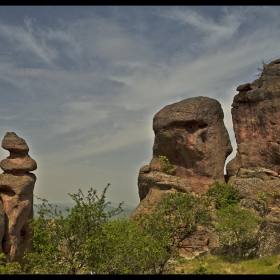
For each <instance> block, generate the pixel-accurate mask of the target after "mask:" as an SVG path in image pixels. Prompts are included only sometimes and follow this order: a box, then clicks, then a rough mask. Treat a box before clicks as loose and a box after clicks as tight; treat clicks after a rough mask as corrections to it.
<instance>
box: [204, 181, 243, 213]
mask: <svg viewBox="0 0 280 280" xmlns="http://www.w3.org/2000/svg"><path fill="white" fill-rule="evenodd" d="M206 197H208V199H210V201H213V202H214V205H215V208H216V209H220V208H225V207H227V206H229V205H232V204H236V203H238V202H239V201H240V199H241V198H242V195H241V194H240V193H239V191H238V189H237V188H235V187H233V186H231V185H229V184H220V183H219V182H214V183H213V184H211V185H210V186H209V188H208V190H207V191H206Z"/></svg>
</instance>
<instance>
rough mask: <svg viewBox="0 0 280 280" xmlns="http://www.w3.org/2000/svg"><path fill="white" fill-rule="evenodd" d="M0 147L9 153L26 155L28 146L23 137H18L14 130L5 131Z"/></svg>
mask: <svg viewBox="0 0 280 280" xmlns="http://www.w3.org/2000/svg"><path fill="white" fill-rule="evenodd" d="M2 148H3V149H5V150H8V151H10V152H11V153H13V152H14V153H17V154H23V155H27V153H28V151H29V147H28V146H27V144H26V142H25V140H24V139H22V138H20V137H18V136H17V135H16V134H15V133H14V132H7V133H6V135H5V137H4V139H3V140H2Z"/></svg>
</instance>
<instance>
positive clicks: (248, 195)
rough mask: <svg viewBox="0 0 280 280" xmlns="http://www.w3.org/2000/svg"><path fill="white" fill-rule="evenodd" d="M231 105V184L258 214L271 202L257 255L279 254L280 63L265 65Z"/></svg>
mask: <svg viewBox="0 0 280 280" xmlns="http://www.w3.org/2000/svg"><path fill="white" fill-rule="evenodd" d="M236 90H237V91H238V92H239V93H238V94H237V95H235V97H234V99H233V103H232V109H231V112H232V120H233V128H234V133H235V138H236V143H237V152H236V156H235V157H234V158H233V159H232V160H231V161H230V162H229V163H228V164H227V166H226V170H227V178H228V183H229V184H231V185H233V186H235V187H237V188H238V189H239V191H240V192H241V194H242V195H244V197H245V199H243V200H242V204H243V206H248V207H250V208H253V209H254V210H256V211H258V209H260V208H261V207H263V205H261V203H262V202H261V200H260V197H259V196H260V194H265V196H266V197H267V198H268V199H269V208H270V211H268V212H267V213H266V217H265V218H266V221H267V222H266V224H265V228H264V229H263V234H262V242H261V243H260V246H259V250H258V255H260V256H264V255H271V254H279V252H280V125H279V119H280V59H277V60H274V61H272V62H270V63H268V64H266V65H265V66H264V68H263V71H262V73H261V75H260V77H259V78H258V79H256V80H255V81H253V82H252V83H247V84H243V85H240V86H238V87H237V89H236Z"/></svg>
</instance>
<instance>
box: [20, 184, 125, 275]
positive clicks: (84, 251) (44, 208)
mask: <svg viewBox="0 0 280 280" xmlns="http://www.w3.org/2000/svg"><path fill="white" fill-rule="evenodd" d="M108 187H109V184H108V185H107V187H106V188H105V189H104V190H103V192H102V195H101V197H99V196H98V195H97V191H96V190H94V189H92V188H91V189H90V190H89V191H88V194H87V196H85V195H84V194H83V192H82V190H81V189H79V191H78V193H76V194H69V195H70V196H71V197H72V199H73V200H74V202H75V206H74V207H73V208H72V209H71V211H70V210H69V209H68V211H69V215H68V217H67V219H64V218H63V215H62V213H61V211H57V209H56V208H55V209H53V208H52V205H51V204H47V201H46V200H43V203H42V205H40V206H39V208H40V209H39V212H38V214H39V218H34V219H33V220H32V221H31V223H30V225H31V228H32V229H33V231H34V236H33V243H34V249H35V252H34V253H29V254H26V256H25V257H26V258H27V260H28V261H29V262H28V265H27V269H28V271H29V272H30V273H44V274H46V273H51V274H53V273H66V274H76V273H78V272H80V271H82V270H83V269H85V268H86V267H88V265H89V264H90V263H91V262H93V261H94V260H97V261H98V260H99V259H98V258H99V255H98V254H96V252H98V250H99V247H100V245H99V242H100V240H99V235H100V234H101V233H102V227H103V226H104V225H105V224H106V223H107V222H108V221H109V219H110V218H111V217H112V216H114V215H117V214H119V213H120V212H121V211H122V209H121V205H122V204H121V203H120V204H119V206H118V207H117V209H115V210H112V211H109V212H104V209H105V207H106V205H108V204H110V202H105V194H106V191H107V188H108ZM46 216H47V217H51V218H50V219H46Z"/></svg>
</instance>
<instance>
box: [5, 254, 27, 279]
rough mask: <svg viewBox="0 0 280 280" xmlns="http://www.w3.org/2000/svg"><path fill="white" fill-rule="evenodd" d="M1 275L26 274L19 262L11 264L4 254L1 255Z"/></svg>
mask: <svg viewBox="0 0 280 280" xmlns="http://www.w3.org/2000/svg"><path fill="white" fill-rule="evenodd" d="M0 274H24V271H23V270H22V267H21V265H20V264H19V263H18V262H9V261H8V259H7V257H6V255H5V254H4V253H0Z"/></svg>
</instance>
